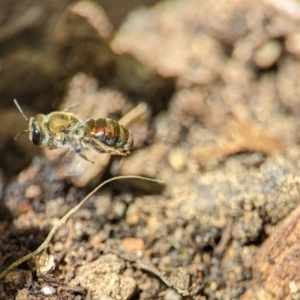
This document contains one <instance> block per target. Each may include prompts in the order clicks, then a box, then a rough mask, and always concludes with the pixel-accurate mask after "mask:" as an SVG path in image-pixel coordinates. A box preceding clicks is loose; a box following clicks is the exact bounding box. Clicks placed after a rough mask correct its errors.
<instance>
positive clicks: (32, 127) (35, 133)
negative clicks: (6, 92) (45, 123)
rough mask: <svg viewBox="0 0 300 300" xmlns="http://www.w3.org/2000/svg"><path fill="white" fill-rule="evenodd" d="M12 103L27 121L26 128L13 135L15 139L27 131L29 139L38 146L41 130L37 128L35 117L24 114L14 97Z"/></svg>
mask: <svg viewBox="0 0 300 300" xmlns="http://www.w3.org/2000/svg"><path fill="white" fill-rule="evenodd" d="M14 103H15V105H16V107H17V108H18V110H19V112H20V113H21V115H22V116H23V117H24V119H25V121H26V122H27V123H28V129H26V130H24V131H22V132H20V133H18V134H17V135H16V137H15V140H16V139H17V138H18V137H19V136H20V135H22V134H23V133H28V134H29V139H30V140H31V142H32V143H33V144H34V145H35V146H40V145H41V131H40V129H39V126H38V123H37V117H38V116H37V117H33V118H29V119H28V117H27V116H26V115H25V113H24V111H23V109H22V107H21V106H20V104H19V103H18V101H17V100H16V99H14Z"/></svg>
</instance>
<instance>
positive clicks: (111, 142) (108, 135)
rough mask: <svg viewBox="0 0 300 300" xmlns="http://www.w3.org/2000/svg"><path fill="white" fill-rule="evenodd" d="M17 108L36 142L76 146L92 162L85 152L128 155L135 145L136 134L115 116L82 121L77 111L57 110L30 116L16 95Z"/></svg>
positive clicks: (84, 157) (66, 146)
mask: <svg viewBox="0 0 300 300" xmlns="http://www.w3.org/2000/svg"><path fill="white" fill-rule="evenodd" d="M14 103H15V105H16V106H17V108H18V110H19V111H20V113H21V114H22V116H23V117H24V118H25V120H26V122H27V123H28V129H26V130H24V131H22V132H21V133H19V134H18V135H17V136H16V138H17V137H18V136H20V135H21V134H22V133H28V134H29V139H30V141H31V142H32V143H33V144H34V145H35V146H48V147H49V149H57V148H68V149H71V150H75V152H76V153H77V154H78V155H80V156H81V157H82V158H83V159H85V160H87V161H89V162H91V161H90V160H89V159H88V158H87V157H86V155H85V154H84V153H83V150H84V149H87V148H92V149H94V150H95V151H97V152H100V153H110V154H112V155H128V154H129V153H130V148H131V147H132V145H133V137H132V135H131V134H130V133H129V132H128V129H126V128H125V127H124V126H123V125H121V124H119V123H118V122H117V121H115V120H112V119H108V118H106V119H89V120H87V121H85V122H82V121H81V120H80V119H79V118H78V117H77V116H76V115H75V114H73V113H71V112H69V111H68V110H66V111H54V112H52V113H50V114H48V115H44V114H38V115H36V116H35V117H31V118H28V117H27V116H26V115H25V114H24V112H23V110H22V108H21V106H20V105H19V103H18V102H17V100H16V99H14Z"/></svg>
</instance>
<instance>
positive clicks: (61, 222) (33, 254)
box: [0, 175, 164, 279]
mask: <svg viewBox="0 0 300 300" xmlns="http://www.w3.org/2000/svg"><path fill="white" fill-rule="evenodd" d="M120 179H141V180H147V181H153V182H157V183H160V184H164V182H163V181H162V180H158V179H151V178H146V177H142V176H136V175H124V176H117V177H114V178H110V179H108V180H106V181H104V182H102V183H101V184H99V185H98V186H97V187H96V188H95V189H94V190H93V191H91V192H90V193H89V194H88V195H87V196H86V197H85V198H84V199H83V200H81V202H80V203H79V204H77V205H76V206H75V207H74V208H72V209H71V210H70V211H69V212H67V213H66V214H65V215H64V216H63V217H62V218H61V219H60V220H59V221H58V222H57V223H56V224H55V225H54V226H53V228H52V229H51V230H50V232H49V234H48V236H47V237H46V239H45V240H44V242H43V243H42V244H41V245H40V246H39V247H38V248H37V249H36V250H35V251H33V252H31V253H29V254H27V255H25V256H23V257H21V258H20V259H18V260H17V261H15V262H14V263H12V264H11V265H10V266H9V267H8V268H7V269H5V270H4V271H3V272H2V273H0V279H2V278H4V277H5V276H6V274H7V273H8V272H10V271H11V270H12V269H14V268H16V267H17V266H19V265H20V264H22V263H23V262H25V261H27V260H29V259H31V258H32V257H33V256H35V255H38V254H39V253H40V252H42V251H43V250H44V249H45V248H46V247H47V246H48V244H49V243H50V241H51V239H52V237H53V235H54V234H55V232H56V231H57V229H58V228H59V227H60V226H61V225H63V224H64V223H66V222H67V220H68V219H69V218H70V217H71V216H72V215H74V214H75V213H76V212H77V211H78V210H79V209H80V208H81V206H82V205H83V204H84V203H85V202H86V201H87V200H88V199H89V198H90V197H91V196H92V195H94V194H95V193H96V192H97V191H98V190H99V189H100V188H102V187H103V186H104V185H106V184H107V183H109V182H112V181H116V180H120Z"/></svg>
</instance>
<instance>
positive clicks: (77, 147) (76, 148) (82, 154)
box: [75, 145, 94, 164]
mask: <svg viewBox="0 0 300 300" xmlns="http://www.w3.org/2000/svg"><path fill="white" fill-rule="evenodd" d="M75 152H76V153H77V154H78V155H79V156H80V157H81V158H83V159H85V160H86V161H88V162H90V163H92V164H93V163H94V162H93V161H91V160H89V159H88V158H87V157H86V155H85V154H84V153H82V151H81V146H80V145H76V146H75Z"/></svg>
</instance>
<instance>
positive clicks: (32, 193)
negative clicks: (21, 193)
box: [25, 184, 42, 199]
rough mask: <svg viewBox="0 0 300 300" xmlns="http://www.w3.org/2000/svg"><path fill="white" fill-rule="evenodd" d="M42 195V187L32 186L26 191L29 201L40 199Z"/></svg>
mask: <svg viewBox="0 0 300 300" xmlns="http://www.w3.org/2000/svg"><path fill="white" fill-rule="evenodd" d="M41 193H42V189H41V187H40V186H39V185H36V184H32V185H30V186H29V187H28V188H27V189H26V191H25V196H26V197H27V198H29V199H33V198H36V197H38V196H39V195H40V194H41Z"/></svg>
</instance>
